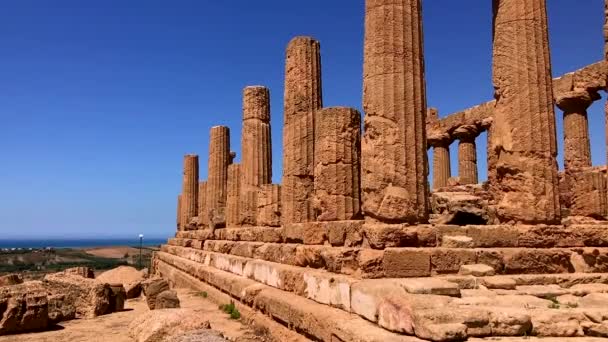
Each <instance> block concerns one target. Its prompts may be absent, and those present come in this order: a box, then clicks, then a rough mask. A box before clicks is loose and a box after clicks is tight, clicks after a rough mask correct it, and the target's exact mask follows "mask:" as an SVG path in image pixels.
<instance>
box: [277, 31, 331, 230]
mask: <svg viewBox="0 0 608 342" xmlns="http://www.w3.org/2000/svg"><path fill="white" fill-rule="evenodd" d="M321 89H322V88H321V52H320V44H319V42H318V41H316V40H315V39H313V38H310V37H296V38H294V39H292V40H291V41H290V42H289V45H288V46H287V53H286V63H285V108H284V126H283V181H282V187H283V191H282V192H281V196H282V199H281V203H282V207H283V212H282V219H283V222H284V223H299V222H310V221H314V220H315V217H314V210H313V205H312V201H313V195H314V149H315V146H314V144H315V132H314V129H315V117H316V112H317V111H318V110H319V109H321V107H322V106H323V100H322V90H321Z"/></svg>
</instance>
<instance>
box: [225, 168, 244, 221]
mask: <svg viewBox="0 0 608 342" xmlns="http://www.w3.org/2000/svg"><path fill="white" fill-rule="evenodd" d="M241 171H242V168H241V164H230V165H229V166H228V182H227V189H228V191H227V195H226V226H228V227H234V226H238V225H239V224H240V215H241V210H240V204H241V198H240V195H241V180H242V178H241Z"/></svg>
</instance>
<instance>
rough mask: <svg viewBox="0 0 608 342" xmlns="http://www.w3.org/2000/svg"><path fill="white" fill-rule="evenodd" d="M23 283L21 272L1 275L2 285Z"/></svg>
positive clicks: (0, 281) (0, 284)
mask: <svg viewBox="0 0 608 342" xmlns="http://www.w3.org/2000/svg"><path fill="white" fill-rule="evenodd" d="M18 284H23V278H22V277H21V275H20V274H8V275H5V276H1V277H0V286H11V285H18Z"/></svg>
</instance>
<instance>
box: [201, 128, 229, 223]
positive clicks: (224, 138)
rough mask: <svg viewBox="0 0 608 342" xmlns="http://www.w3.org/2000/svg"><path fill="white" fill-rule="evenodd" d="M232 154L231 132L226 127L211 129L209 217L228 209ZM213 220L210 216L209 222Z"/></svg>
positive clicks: (208, 188) (208, 181)
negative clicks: (229, 170) (228, 184)
mask: <svg viewBox="0 0 608 342" xmlns="http://www.w3.org/2000/svg"><path fill="white" fill-rule="evenodd" d="M232 158H233V157H232V156H231V154H230V130H229V129H228V127H225V126H215V127H212V128H211V132H210V142H209V163H208V167H209V171H208V176H207V215H209V213H210V212H211V211H215V212H217V211H222V210H224V208H225V207H226V195H227V192H226V187H227V183H228V165H230V163H231V162H232ZM211 219H213V218H212V217H209V216H208V220H211Z"/></svg>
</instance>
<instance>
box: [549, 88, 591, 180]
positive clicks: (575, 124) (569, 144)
mask: <svg viewBox="0 0 608 342" xmlns="http://www.w3.org/2000/svg"><path fill="white" fill-rule="evenodd" d="M595 99H597V94H594V95H592V94H590V93H589V92H587V91H572V92H567V93H565V94H561V95H560V96H559V97H558V98H557V99H556V104H557V106H558V107H559V108H560V109H561V110H563V111H564V167H565V169H566V172H568V171H569V170H577V169H581V168H586V167H590V166H591V143H590V141H589V123H588V121H587V108H589V106H590V105H591V104H592V103H593V101H594V100H595Z"/></svg>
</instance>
